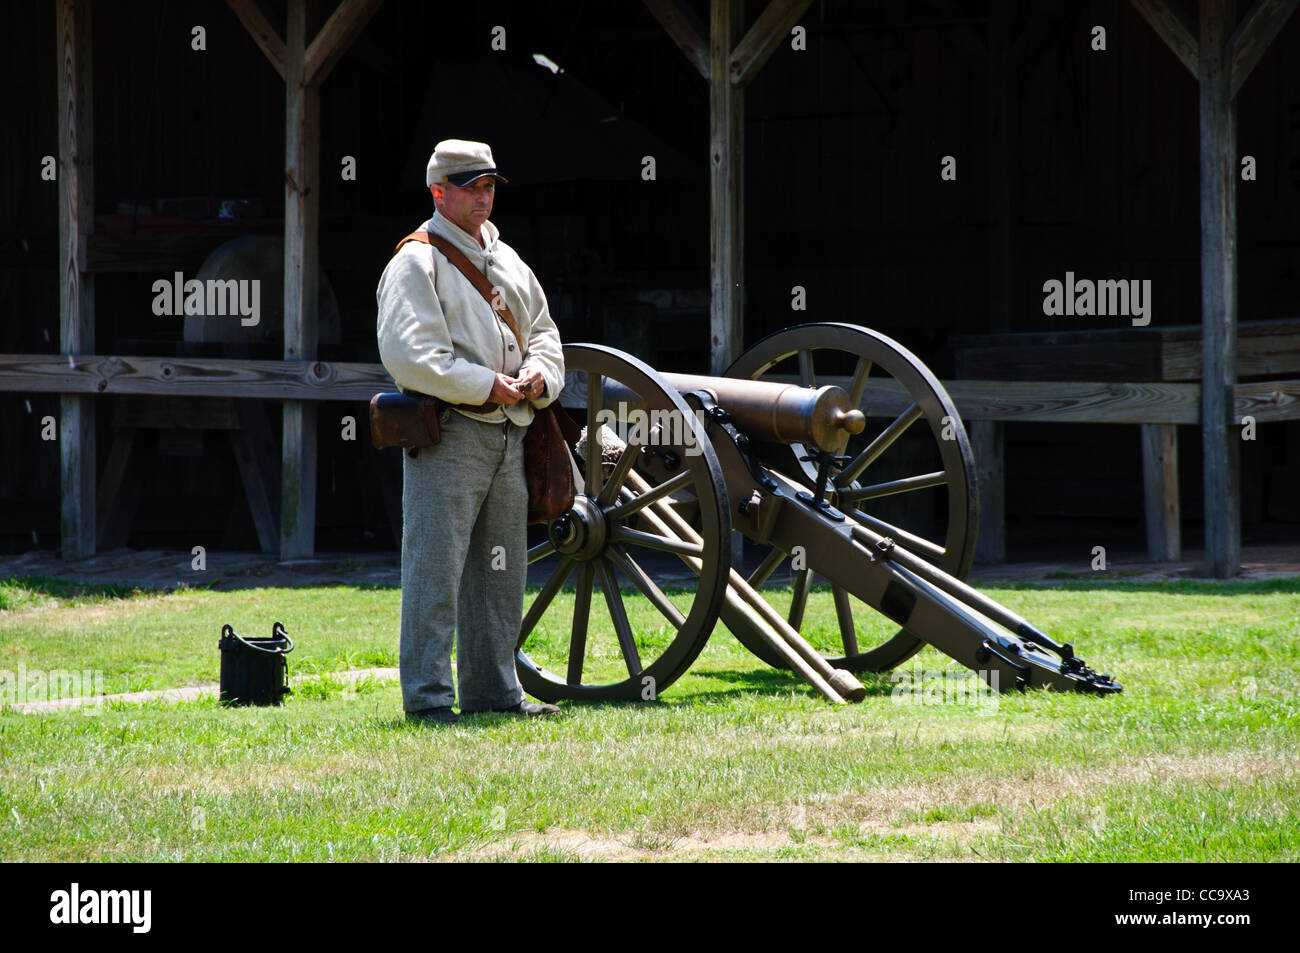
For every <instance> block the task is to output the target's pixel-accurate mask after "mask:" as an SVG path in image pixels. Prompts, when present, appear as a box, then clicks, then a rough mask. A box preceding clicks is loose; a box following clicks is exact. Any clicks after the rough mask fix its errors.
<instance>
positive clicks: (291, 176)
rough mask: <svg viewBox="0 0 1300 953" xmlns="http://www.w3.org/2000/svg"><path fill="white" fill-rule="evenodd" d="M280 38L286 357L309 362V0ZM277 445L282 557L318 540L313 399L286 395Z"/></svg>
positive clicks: (315, 133) (313, 190) (313, 327)
mask: <svg viewBox="0 0 1300 953" xmlns="http://www.w3.org/2000/svg"><path fill="white" fill-rule="evenodd" d="M286 34H287V36H286V37H285V53H286V63H285V67H286V68H285V94H286V100H285V143H284V146H285V158H284V164H285V186H284V359H285V360H286V361H304V360H313V359H314V358H315V357H316V341H317V323H318V322H317V283H318V281H319V247H320V246H319V241H318V237H319V236H318V233H317V232H318V227H317V223H318V215H317V211H318V209H319V206H320V188H319V181H318V178H319V170H318V166H319V159H320V137H319V129H320V91H319V88H318V87H317V86H315V85H314V84H310V83H308V82H307V81H306V57H307V5H306V0H289V9H288V19H287V30H286ZM283 419H284V437H283V442H282V444H281V451H280V460H281V484H280V500H281V504H280V558H281V559H297V558H303V557H307V556H311V555H312V553H313V551H314V549H315V542H316V405H315V404H314V403H313V402H310V401H301V400H286V401H285V402H284V408H283Z"/></svg>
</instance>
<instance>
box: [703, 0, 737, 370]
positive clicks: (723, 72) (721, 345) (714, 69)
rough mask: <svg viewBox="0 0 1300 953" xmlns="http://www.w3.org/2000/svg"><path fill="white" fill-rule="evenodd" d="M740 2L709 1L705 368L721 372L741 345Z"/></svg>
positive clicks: (728, 0)
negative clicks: (734, 59) (736, 81)
mask: <svg viewBox="0 0 1300 953" xmlns="http://www.w3.org/2000/svg"><path fill="white" fill-rule="evenodd" d="M743 5H744V4H743V2H742V0H710V17H709V77H710V78H709V202H710V211H709V230H710V231H709V263H710V269H709V270H710V302H709V367H710V369H711V370H712V372H713V373H714V374H721V373H722V372H723V371H724V370H725V369H726V368H727V367H728V366H729V365H730V364H731V362H732V361H734V360H735V359H736V358H737V357H739V356H740V349H741V348H742V347H743V346H744V342H745V332H744V327H745V325H744V307H745V274H744V267H745V257H744V249H743V247H742V246H743V244H744V237H745V219H744V196H745V183H744V174H745V100H744V93H743V91H741V90H739V89H737V88H736V87H734V86H732V85H731V82H730V80H729V79H728V75H727V74H728V70H729V69H730V61H731V50H732V47H733V45H734V44H735V40H736V34H737V33H738V32H739V31H740V27H741V12H742V7H743Z"/></svg>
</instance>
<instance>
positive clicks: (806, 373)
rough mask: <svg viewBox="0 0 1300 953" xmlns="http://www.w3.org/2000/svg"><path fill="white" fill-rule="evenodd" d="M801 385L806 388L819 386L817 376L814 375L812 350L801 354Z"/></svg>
mask: <svg viewBox="0 0 1300 953" xmlns="http://www.w3.org/2000/svg"><path fill="white" fill-rule="evenodd" d="M799 383H800V384H802V385H803V386H804V387H816V386H817V375H816V374H815V373H813V355H812V348H805V349H804V350H802V351H800V352H799Z"/></svg>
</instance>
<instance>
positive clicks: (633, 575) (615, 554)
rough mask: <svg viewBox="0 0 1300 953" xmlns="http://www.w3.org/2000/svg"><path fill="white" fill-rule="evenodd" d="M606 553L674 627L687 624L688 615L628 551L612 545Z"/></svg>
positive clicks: (678, 627) (677, 627)
mask: <svg viewBox="0 0 1300 953" xmlns="http://www.w3.org/2000/svg"><path fill="white" fill-rule="evenodd" d="M606 554H607V555H608V556H609V558H610V559H611V560H613V562H614V564H615V565H616V566H618V568H619V569H621V570H623V573H624V574H625V575H626V576H627V578H629V579H631V580H632V584H633V585H634V586H636V587H637V588H638V589H640V590H641V592H642V593H643V594H644V595H645V597H646V598H647V599H649V600H650V604H651V605H653V606H654V607H655V608H656V609H658V610H659V612H660V613H661V614H662V615H663V617H664V618H665V619H667V620H668V621H669V622H671V623H672V624H673V628H675V629H680V628H681V627H682V626H683V625H685V624H686V616H684V615H682V612H681V610H680V609H678V608H677V607H676V606H675V605H673V604H672V602H671V601H670V600H669V599H668V596H667V595H665V593H664V591H663V590H662V589H660V588H659V586H658V585H656V584H655V581H654V580H653V579H651V578H650V577H649V576H648V575H647V574H646V571H645V570H644V569H642V568H641V566H640V565H639V564H638V563H637V561H636V560H635V559H633V558H632V557H631V556H630V555H629V554H628V553H627V552H626V551H624V550H622V549H620V548H619V547H617V546H611V547H609V549H608V550H606Z"/></svg>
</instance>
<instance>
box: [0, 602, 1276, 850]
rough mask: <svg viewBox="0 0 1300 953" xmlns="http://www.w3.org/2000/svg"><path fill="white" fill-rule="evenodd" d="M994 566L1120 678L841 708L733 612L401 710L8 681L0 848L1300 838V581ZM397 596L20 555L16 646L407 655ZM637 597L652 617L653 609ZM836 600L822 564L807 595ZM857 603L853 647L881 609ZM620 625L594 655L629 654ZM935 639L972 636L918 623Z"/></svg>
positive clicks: (164, 680)
mask: <svg viewBox="0 0 1300 953" xmlns="http://www.w3.org/2000/svg"><path fill="white" fill-rule="evenodd" d="M987 591H988V592H989V593H990V594H991V595H992V596H993V597H994V598H995V599H998V600H999V601H1002V602H1004V603H1006V604H1007V605H1009V606H1010V607H1011V608H1013V609H1015V610H1016V611H1018V612H1020V613H1022V614H1023V615H1025V616H1026V617H1027V618H1028V619H1030V620H1031V621H1033V622H1035V623H1036V624H1037V625H1039V626H1040V627H1041V628H1043V629H1044V630H1045V631H1047V632H1049V633H1050V634H1052V635H1053V636H1054V637H1056V638H1057V639H1060V640H1064V641H1070V642H1073V643H1074V644H1075V646H1076V647H1077V649H1078V651H1079V653H1080V655H1081V656H1082V657H1083V658H1084V659H1086V660H1087V661H1088V662H1089V663H1090V664H1092V665H1093V666H1094V667H1095V668H1097V669H1099V670H1100V671H1104V672H1108V673H1110V674H1112V675H1114V676H1115V677H1116V678H1117V679H1118V680H1119V681H1120V682H1122V683H1123V685H1124V687H1125V690H1124V693H1123V694H1122V695H1120V696H1118V697H1113V698H1105V699H1102V698H1095V697H1091V696H1083V695H1077V696H1076V695H1059V694H1054V693H1047V692H1035V693H1031V694H1025V695H1010V696H1005V697H1000V698H997V699H996V704H993V703H991V702H993V701H994V700H990V699H980V700H979V701H980V702H981V703H980V704H951V703H950V704H938V703H937V702H940V701H942V700H943V697H944V696H943V695H942V694H941V693H940V692H939V691H938V690H936V691H934V692H932V693H931V695H930V696H925V695H907V694H899V693H898V689H899V688H900V687H902V684H903V683H896V681H895V680H892V679H891V677H890V676H889V675H888V674H886V675H881V676H866V677H864V680H866V681H868V686H869V689H870V691H871V695H870V696H869V697H868V699H867V701H866V702H864V703H863V704H861V705H856V706H849V707H846V708H843V709H839V710H836V709H833V708H831V707H830V706H828V705H826V704H825V703H823V702H822V701H820V700H819V698H818V697H817V696H816V695H815V694H814V693H813V691H812V690H811V689H810V688H809V687H808V686H806V685H804V684H803V683H802V682H801V681H799V680H798V679H796V678H794V677H792V676H790V675H789V674H786V673H782V672H775V671H772V670H770V669H767V668H766V667H765V666H764V665H763V664H762V663H760V662H759V661H757V660H756V659H754V658H753V657H752V656H750V655H749V653H748V652H746V651H745V650H744V649H743V648H741V647H740V645H739V644H738V643H737V642H736V641H735V639H734V638H732V636H731V635H730V634H729V633H728V632H726V630H725V629H723V628H722V627H721V626H719V629H718V631H716V632H715V633H714V636H713V638H712V639H711V640H710V643H709V645H708V647H707V648H706V649H705V651H704V654H703V655H702V656H701V657H700V659H699V660H698V661H697V662H696V664H695V666H694V667H693V669H692V670H691V672H690V673H689V674H688V675H687V676H686V677H684V678H683V679H682V680H680V681H679V682H677V683H676V684H675V685H673V686H671V687H670V688H668V689H667V690H666V691H665V692H664V694H663V695H662V696H661V698H660V699H659V701H658V702H656V703H650V704H639V705H624V706H594V707H579V706H565V707H566V716H565V717H563V718H561V719H550V720H544V721H541V722H533V721H522V720H514V719H510V718H507V717H505V716H485V717H483V716H481V717H478V718H474V719H466V720H464V721H462V723H461V724H460V725H459V726H457V727H455V728H423V727H418V726H408V725H407V724H406V723H405V722H404V721H403V719H402V715H401V701H400V694H399V692H398V689H397V686H396V684H394V683H392V682H378V681H374V680H368V681H363V682H362V683H360V684H359V685H357V686H355V687H349V688H344V687H343V682H342V681H341V680H338V679H333V678H330V677H328V676H327V677H325V678H324V679H323V680H320V681H317V682H316V683H314V685H303V686H300V688H299V691H298V692H297V694H295V695H293V696H291V697H290V698H289V700H288V702H287V703H286V704H285V706H284V707H282V708H273V709H232V710H226V709H222V708H221V707H219V706H218V705H217V704H216V703H215V702H213V701H205V700H204V701H197V702H183V703H179V704H171V705H165V704H161V703H156V702H155V703H149V704H145V705H132V706H115V705H110V706H106V707H104V708H103V709H102V710H100V711H99V712H98V713H97V714H84V713H80V712H77V711H66V712H59V713H57V714H43V715H28V714H21V713H18V712H14V711H11V710H10V711H4V712H2V713H0V829H2V830H3V833H4V836H3V840H2V841H0V844H2V846H0V859H3V860H27V861H32V860H290V859H302V860H328V859H335V860H381V859H382V860H410V859H424V858H433V859H454V860H470V859H494V858H523V859H588V858H597V859H645V860H661V859H662V860H677V859H717V858H722V859H743V860H749V859H764V860H770V859H810V860H841V859H848V860H855V859H891V860H946V859H966V860H975V859H988V860H1121V861H1145V860H1201V861H1255V860H1279V861H1296V860H1300V820H1298V819H1297V816H1296V805H1297V804H1300V700H1298V695H1297V693H1298V691H1300V580H1276V581H1270V582H1262V583H1251V584H1233V585H1213V584H1190V583H1172V584H1125V583H1122V582H1121V583H1110V584H1096V585H1084V584H1076V583H1066V584H1064V585H1061V586H1053V587H1029V586H1024V587H1016V588H1011V589H989V590H987ZM769 595H770V597H771V598H772V600H773V602H774V603H776V604H778V605H781V604H782V602H783V600H784V601H788V599H789V592H788V591H786V592H782V591H780V590H774V591H772V592H771V593H770V594H769ZM399 598H400V595H399V593H398V591H397V590H395V589H383V588H375V589H357V588H352V587H346V586H330V587H321V588H313V589H260V590H244V591H237V592H214V591H205V590H189V591H182V592H175V593H147V592H129V591H118V590H112V589H108V590H103V589H96V590H86V589H83V588H81V587H77V586H75V585H70V584H65V583H55V582H53V581H50V580H30V579H29V580H11V581H9V582H8V583H0V670H8V671H10V672H12V671H15V670H17V669H18V667H19V665H20V664H21V665H23V666H25V667H26V669H27V670H28V671H32V670H38V669H40V670H49V669H65V670H88V669H89V670H100V671H102V672H103V674H104V681H103V685H104V690H105V691H108V692H121V691H134V690H139V689H146V688H170V687H176V686H182V685H188V684H201V683H205V682H214V681H215V680H216V678H217V672H218V667H219V657H218V652H217V639H218V634H219V632H220V628H221V625H222V623H224V622H230V623H231V624H233V625H234V627H235V628H236V630H238V631H239V632H241V633H242V634H245V635H251V634H257V635H269V634H270V627H271V622H272V621H273V620H279V621H282V622H283V623H284V624H285V626H286V627H287V628H288V629H289V631H290V633H291V634H292V635H293V637H294V639H295V641H296V642H297V649H296V651H295V652H294V653H293V655H291V656H290V660H291V662H290V664H291V669H292V670H293V671H294V672H295V673H300V672H304V671H317V672H329V671H333V670H338V669H345V668H362V667H371V666H393V665H396V662H397V618H398V604H399ZM572 598H573V597H572V594H571V593H568V594H565V595H562V596H561V597H560V599H559V600H558V605H559V606H561V609H560V610H559V611H560V614H559V615H558V616H556V615H551V616H548V618H552V619H557V620H558V619H562V618H565V617H567V616H566V614H567V611H568V607H566V606H564V601H565V600H566V599H567V600H568V602H569V604H570V605H571V603H572ZM625 599H626V600H627V602H628V604H629V609H630V614H631V616H632V619H633V624H634V627H635V629H636V631H637V632H638V633H639V634H641V633H644V634H645V638H647V639H648V640H650V641H653V639H654V637H655V632H654V629H655V626H656V625H657V620H658V616H657V615H655V616H652V613H653V610H650V609H649V608H648V607H646V606H643V605H637V602H638V601H639V599H638V597H634V596H631V595H626V596H625ZM834 619H835V612H834V607H833V605H832V602H831V598H830V594H829V592H817V593H815V594H814V596H813V598H812V599H811V600H810V603H809V609H808V615H807V622H809V623H812V624H814V625H815V626H816V627H819V628H820V629H821V631H822V633H829V632H830V631H831V630H832V629H833V627H834V624H835V623H834ZM652 620H653V621H652ZM872 626H874V628H872ZM859 630H860V638H861V639H862V644H863V645H864V647H865V646H868V645H871V644H875V643H873V642H872V641H871V640H870V637H869V636H867V635H866V634H863V633H864V630H865V631H872V632H875V633H876V634H877V635H878V636H881V637H883V636H884V634H885V633H886V632H887V631H889V630H888V629H887V627H886V626H885V624H884V620H883V619H881V620H879V621H875V620H874V619H868V618H865V617H864V618H861V619H859ZM820 637H821V636H814V638H815V639H816V638H820ZM600 638H603V639H604V640H605V641H604V643H603V644H604V645H606V646H607V650H606V652H605V653H604V654H603V655H602V654H595V661H594V662H593V663H592V664H593V665H595V666H597V667H599V666H600V665H604V664H608V665H615V664H617V657H616V656H615V655H614V654H613V653H614V651H615V647H614V639H613V636H612V634H611V633H603V634H599V635H593V636H592V645H593V653H595V650H596V648H598V647H599V646H600V645H601V644H602V643H600V641H599V639H600ZM877 641H880V639H879V638H878V639H877ZM914 667H915V668H917V669H924V670H928V671H933V670H939V669H946V668H951V667H952V666H951V665H950V663H949V661H948V660H947V659H946V657H944V656H941V655H939V654H938V653H937V652H935V651H933V650H926V651H925V652H923V653H922V654H921V655H919V656H917V657H916V659H914V660H913V661H912V662H909V663H907V666H906V669H905V671H909V672H910V671H912V670H913V668H914ZM926 684H927V685H928V686H929V687H931V688H935V686H943V685H947V684H950V683H949V682H948V681H947V680H946V679H944V678H942V677H941V676H933V677H931V678H930V680H929V682H927V683H926Z"/></svg>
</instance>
